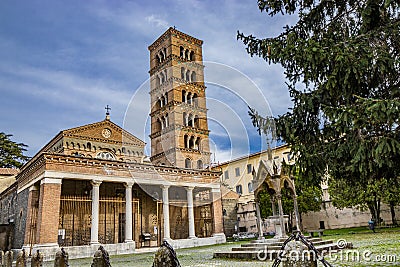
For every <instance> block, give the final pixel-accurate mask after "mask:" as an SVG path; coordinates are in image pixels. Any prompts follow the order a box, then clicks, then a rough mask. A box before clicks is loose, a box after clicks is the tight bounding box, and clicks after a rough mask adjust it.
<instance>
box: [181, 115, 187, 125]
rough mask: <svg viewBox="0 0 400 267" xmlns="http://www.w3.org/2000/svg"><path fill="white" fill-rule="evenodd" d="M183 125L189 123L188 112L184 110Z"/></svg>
mask: <svg viewBox="0 0 400 267" xmlns="http://www.w3.org/2000/svg"><path fill="white" fill-rule="evenodd" d="M182 117H183V125H184V126H188V125H187V124H188V118H187V114H186V112H183V116H182Z"/></svg>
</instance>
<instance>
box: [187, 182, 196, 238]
mask: <svg viewBox="0 0 400 267" xmlns="http://www.w3.org/2000/svg"><path fill="white" fill-rule="evenodd" d="M193 189H194V187H192V186H188V187H186V195H187V205H188V220H189V238H195V237H196V232H195V229H194V210H193Z"/></svg>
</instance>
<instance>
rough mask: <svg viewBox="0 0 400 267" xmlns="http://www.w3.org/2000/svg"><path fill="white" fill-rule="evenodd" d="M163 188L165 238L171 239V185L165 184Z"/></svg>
mask: <svg viewBox="0 0 400 267" xmlns="http://www.w3.org/2000/svg"><path fill="white" fill-rule="evenodd" d="M161 188H162V199H163V216H164V240H168V239H171V237H170V227H169V197H168V189H169V185H163V186H161Z"/></svg>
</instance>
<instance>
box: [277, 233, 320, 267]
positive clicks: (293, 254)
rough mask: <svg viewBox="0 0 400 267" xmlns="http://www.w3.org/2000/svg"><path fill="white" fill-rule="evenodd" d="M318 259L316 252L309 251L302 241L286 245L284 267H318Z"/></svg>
mask: <svg viewBox="0 0 400 267" xmlns="http://www.w3.org/2000/svg"><path fill="white" fill-rule="evenodd" d="M317 257H318V255H316V254H315V253H314V251H311V250H308V249H307V247H306V246H305V245H304V244H303V243H301V242H300V241H294V240H292V241H290V242H289V243H287V244H286V247H285V254H284V257H283V259H282V266H283V267H317Z"/></svg>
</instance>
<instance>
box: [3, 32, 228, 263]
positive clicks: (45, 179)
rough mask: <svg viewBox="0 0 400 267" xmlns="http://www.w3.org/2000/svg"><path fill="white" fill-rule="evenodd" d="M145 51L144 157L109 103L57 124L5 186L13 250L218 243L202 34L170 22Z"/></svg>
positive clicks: (117, 250)
mask: <svg viewBox="0 0 400 267" xmlns="http://www.w3.org/2000/svg"><path fill="white" fill-rule="evenodd" d="M149 50H150V78H151V86H150V96H151V103H150V105H151V113H150V117H151V134H150V138H151V157H150V158H148V157H147V156H146V155H145V154H144V147H145V143H144V142H143V141H142V140H140V139H138V138H137V137H135V136H134V135H132V134H131V133H129V132H127V131H125V130H124V129H122V128H121V127H119V126H118V125H116V124H115V123H113V122H112V121H111V120H110V116H109V113H108V111H107V114H106V118H105V119H104V120H103V121H100V122H96V123H92V124H88V125H84V126H80V127H76V128H72V129H68V130H63V131H61V132H60V133H59V134H58V135H56V136H55V137H54V138H53V139H52V140H51V141H50V142H49V143H48V144H47V145H45V146H44V147H43V148H42V149H41V150H40V151H39V152H38V153H37V154H36V155H35V156H34V157H33V158H32V159H31V160H30V161H29V162H28V163H27V164H25V165H24V166H23V167H22V169H21V171H20V173H19V174H18V175H17V176H16V183H14V184H13V185H12V186H11V187H9V188H8V189H7V190H6V193H7V197H9V196H12V197H14V201H13V203H12V206H13V207H12V208H13V214H12V216H11V217H10V215H8V219H7V222H8V223H9V224H10V225H12V226H13V238H12V247H13V248H16V249H20V248H25V249H26V250H27V251H29V253H30V254H32V253H34V252H35V251H36V250H40V251H42V252H43V253H44V254H45V257H53V256H54V252H55V251H56V250H57V249H59V247H61V246H62V247H65V248H66V250H67V251H68V252H69V253H70V256H71V257H86V256H91V255H92V254H93V252H94V251H95V250H97V248H98V247H99V245H100V244H102V245H103V246H105V247H106V249H107V250H108V251H109V252H110V254H121V253H131V252H133V251H134V250H135V249H139V248H142V247H148V246H159V245H160V244H161V243H162V240H168V241H169V243H171V244H172V245H173V246H174V247H175V248H178V247H190V246H199V245H211V244H216V243H222V242H225V235H224V233H223V221H222V220H223V218H222V206H221V191H220V182H219V177H220V172H218V171H212V170H210V168H209V165H210V150H209V144H208V135H209V130H208V124H207V109H206V100H205V89H206V88H205V86H204V78H203V77H204V75H203V68H204V66H203V65H202V41H201V40H198V39H196V38H193V37H191V36H189V35H187V34H184V33H182V32H180V31H178V30H176V29H174V28H169V29H168V30H167V31H166V32H165V33H164V34H163V35H162V36H161V37H159V38H158V39H157V40H156V41H155V42H154V43H153V44H152V45H150V46H149ZM3 197H5V194H3V193H1V194H0V200H1V198H3ZM3 214H4V212H2V215H0V216H3ZM0 220H3V219H2V218H0ZM3 221H4V220H3Z"/></svg>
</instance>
